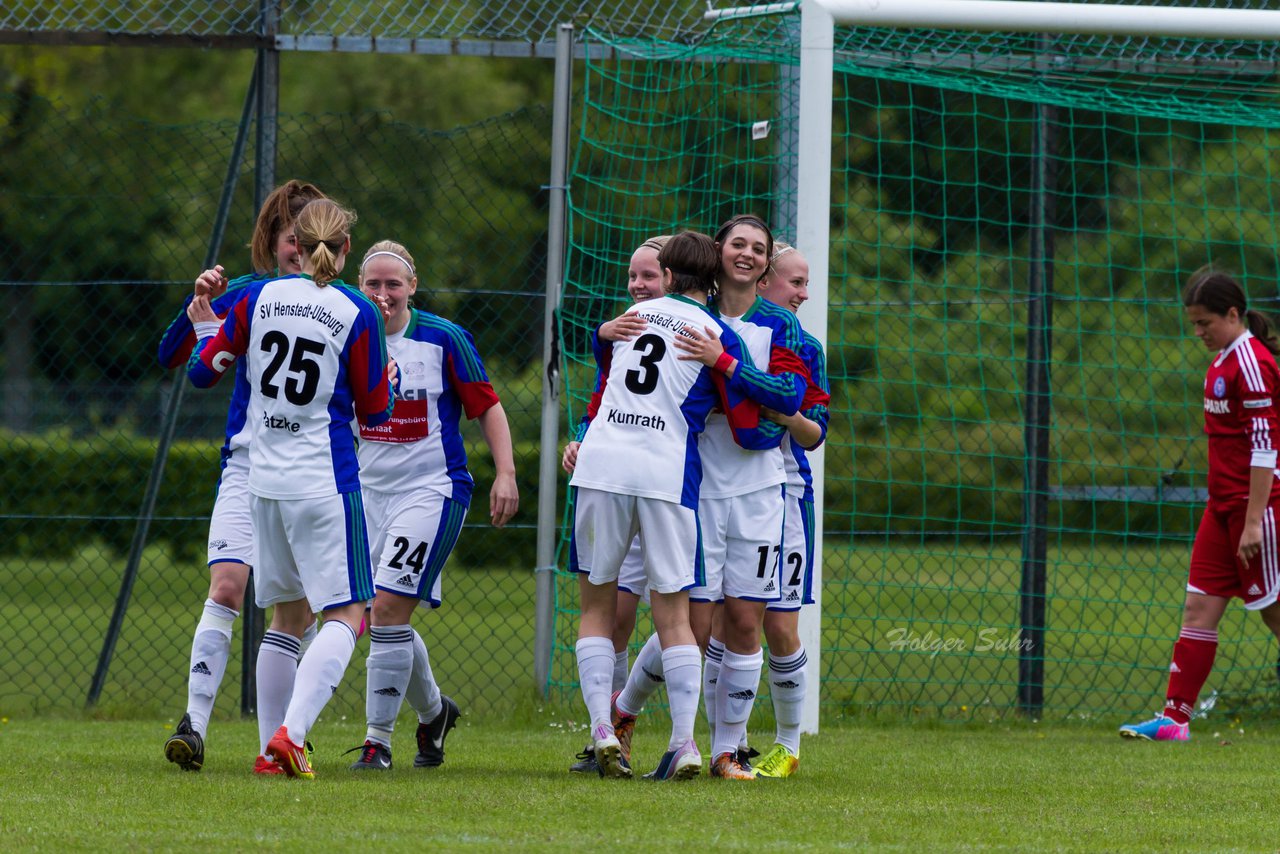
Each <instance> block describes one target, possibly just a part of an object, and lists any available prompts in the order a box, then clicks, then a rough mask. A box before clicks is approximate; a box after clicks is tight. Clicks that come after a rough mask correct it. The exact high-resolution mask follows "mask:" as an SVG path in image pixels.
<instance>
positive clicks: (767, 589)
mask: <svg viewBox="0 0 1280 854" xmlns="http://www.w3.org/2000/svg"><path fill="white" fill-rule="evenodd" d="M777 589H778V588H777V587H775V586H774V584H773V580H772V579H770V581H769V583H768V584H766V585H765V586H764V592H765V593H772V592H773V591H775V590H777Z"/></svg>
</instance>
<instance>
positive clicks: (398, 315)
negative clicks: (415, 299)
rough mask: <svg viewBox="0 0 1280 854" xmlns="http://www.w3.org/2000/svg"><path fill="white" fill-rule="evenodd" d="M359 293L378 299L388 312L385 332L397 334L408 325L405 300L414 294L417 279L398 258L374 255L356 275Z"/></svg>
mask: <svg viewBox="0 0 1280 854" xmlns="http://www.w3.org/2000/svg"><path fill="white" fill-rule="evenodd" d="M360 290H362V291H364V293H365V294H366V295H367V296H371V297H372V296H380V297H382V298H383V299H385V300H386V301H387V305H388V306H389V307H390V309H391V319H390V320H388V321H387V331H388V332H399V331H400V330H401V329H403V328H404V327H405V325H406V324H407V323H408V322H409V298H410V297H412V296H413V294H414V292H415V291H416V290H418V279H417V277H416V276H412V275H410V273H409V267H408V266H407V265H406V264H405V263H404V262H403V261H401V260H400V259H399V258H394V257H392V256H390V255H377V256H375V257H373V258H370V259H369V260H368V261H366V262H365V264H364V268H363V269H362V270H361V271H360Z"/></svg>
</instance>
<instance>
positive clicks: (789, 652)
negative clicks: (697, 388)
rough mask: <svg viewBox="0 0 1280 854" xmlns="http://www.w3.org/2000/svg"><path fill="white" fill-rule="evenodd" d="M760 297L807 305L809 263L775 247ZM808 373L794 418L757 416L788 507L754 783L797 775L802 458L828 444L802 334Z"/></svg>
mask: <svg viewBox="0 0 1280 854" xmlns="http://www.w3.org/2000/svg"><path fill="white" fill-rule="evenodd" d="M759 290H760V295H761V296H762V297H764V298H765V299H766V300H768V301H769V302H771V303H773V304H774V305H779V306H782V307H783V308H785V309H787V310H788V311H791V312H793V313H794V312H797V311H799V310H800V306H801V305H803V304H804V302H805V300H807V299H809V262H808V261H806V260H805V258H804V256H803V255H801V254H800V253H799V252H798V251H796V249H795V248H794V247H792V246H788V245H787V244H785V243H777V244H775V248H774V252H773V260H772V262H771V263H770V265H769V272H768V274H767V275H766V276H765V277H764V279H763V280H762V281H761V282H760V286H759ZM800 357H801V359H803V360H804V363H805V367H806V368H807V369H808V371H809V385H808V387H807V388H806V389H805V396H804V401H803V402H802V403H801V405H800V409H801V411H800V412H797V413H796V414H795V415H792V416H791V417H789V418H787V417H783V416H780V415H777V413H773V412H764V413H762V415H763V416H764V417H766V418H773V419H775V420H777V422H778V423H779V424H781V425H782V426H784V427H786V428H787V431H788V433H789V434H790V437H789V439H788V441H786V442H784V444H783V454H782V462H783V467H784V468H785V469H786V472H787V490H786V492H787V498H786V502H787V506H786V516H785V523H784V527H783V532H782V552H781V567H780V570H781V578H780V581H781V587H780V590H781V598H779V600H778V601H777V602H770V603H768V604H767V605H765V609H764V637H765V641H766V642H767V643H768V645H769V695H770V697H771V698H772V699H773V716H774V719H775V721H776V722H777V730H776V734H775V743H774V745H773V747H771V748H770V749H769V750H767V751H765V754H764V756H763V757H762V758H761V759H760V760H759V761H758V762H756V763H755V769H756V773H757V774H758V775H759V776H761V777H774V778H780V777H790V776H791V775H792V774H794V773H795V772H796V769H798V768H799V767H800V716H801V712H802V711H803V709H804V697H805V690H806V688H807V684H808V683H807V679H806V677H805V666H806V664H808V659H807V657H806V656H805V652H804V646H803V645H802V644H801V643H800V606H801V605H811V604H813V579H812V576H811V573H812V572H813V519H814V515H813V514H814V507H813V474H812V470H811V469H810V467H809V458H808V456H807V455H806V453H805V452H806V451H812V450H813V449H814V448H816V447H818V446H819V445H821V444H822V443H823V441H825V440H826V437H827V420H828V413H827V404H828V402H829V401H830V391H831V390H830V388H829V386H828V385H827V365H826V359H825V357H824V356H823V354H822V344H820V343H819V342H818V340H817V339H816V338H814V337H813V336H812V335H810V334H809V333H808V332H805V333H804V346H803V349H802V350H801V352H800Z"/></svg>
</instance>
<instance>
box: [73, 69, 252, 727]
mask: <svg viewBox="0 0 1280 854" xmlns="http://www.w3.org/2000/svg"><path fill="white" fill-rule="evenodd" d="M256 78H257V69H256V68H255V69H254V73H253V75H252V76H250V78H249V92H248V94H247V95H245V99H244V110H243V111H242V112H241V114H240V127H239V128H238V129H237V130H236V141H235V144H234V145H233V146H232V148H231V158H230V160H229V161H228V163H227V174H226V177H225V178H224V179H223V181H222V197H221V198H220V199H219V200H218V213H217V215H216V216H215V217H214V220H213V232H212V233H211V234H210V235H209V247H208V249H207V250H206V251H205V256H204V268H205V269H206V270H207V269H209V268H210V267H212V266H213V264H214V262H215V261H216V260H217V258H218V249H219V247H221V246H222V235H223V234H224V233H225V232H226V228H227V217H228V216H229V215H230V213H231V196H232V195H233V194H234V193H235V189H236V173H237V172H239V171H240V163H241V161H242V160H243V159H244V144H245V138H246V137H247V136H248V131H249V118H250V116H251V115H252V107H253V104H254V100H255V98H256V93H257V79H256ZM186 388H187V382H186V376H185V373H184V371H183V369H182V368H178V369H177V370H176V371H174V372H173V386H172V389H171V390H170V392H169V399H168V400H167V401H165V410H164V414H163V416H162V417H161V424H162V425H163V426H162V427H161V428H160V437H159V440H158V441H157V443H156V455H155V459H154V460H153V461H152V463H151V474H150V476H149V477H148V479H147V486H146V492H145V493H144V496H143V499H142V509H141V510H139V511H138V523H137V526H136V527H135V528H134V529H133V541H132V542H131V543H130V544H129V559H128V561H127V562H126V563H125V569H124V577H123V578H122V579H121V581H120V592H119V593H118V594H117V595H116V605H115V610H114V611H113V612H112V614H111V623H110V624H109V625H108V627H107V635H106V637H105V638H104V639H103V642H102V651H101V652H100V653H99V655H98V666H97V667H96V668H95V669H94V672H93V682H92V683H91V684H90V686H89V697H88V701H87V705H89V706H93V705H96V704H97V702H98V698H99V697H101V696H102V688H103V686H104V685H105V684H106V681H107V672H108V671H109V670H110V669H111V658H112V656H113V655H114V654H115V648H116V641H117V640H119V638H120V630H121V628H123V626H124V615H125V612H126V611H128V609H129V599H130V598H131V597H132V595H133V583H134V581H135V580H136V579H137V577H138V567H139V566H140V565H141V563H142V549H143V548H144V547H145V546H146V544H147V531H148V530H149V529H150V527H151V517H152V516H153V515H154V513H155V506H156V496H157V495H158V494H159V492H160V483H161V481H162V480H163V479H164V466H165V462H166V461H167V460H168V458H169V448H170V447H171V446H172V444H173V434H174V430H175V428H176V426H177V423H178V410H179V409H181V408H182V397H183V393H184V392H185V391H186Z"/></svg>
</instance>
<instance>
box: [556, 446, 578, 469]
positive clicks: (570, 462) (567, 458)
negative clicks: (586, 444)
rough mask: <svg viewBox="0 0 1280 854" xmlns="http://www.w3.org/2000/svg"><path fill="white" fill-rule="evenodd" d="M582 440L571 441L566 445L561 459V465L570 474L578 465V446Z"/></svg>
mask: <svg viewBox="0 0 1280 854" xmlns="http://www.w3.org/2000/svg"><path fill="white" fill-rule="evenodd" d="M581 445H582V443H581V442H570V443H569V444H567V445H565V446H564V456H563V457H561V459H560V467H561V468H562V469H564V470H565V471H566V472H568V473H569V474H573V470H574V469H575V468H577V467H578V448H579V447H581Z"/></svg>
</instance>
